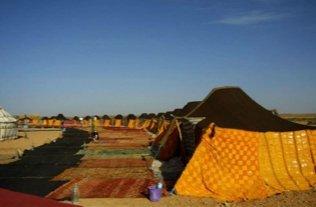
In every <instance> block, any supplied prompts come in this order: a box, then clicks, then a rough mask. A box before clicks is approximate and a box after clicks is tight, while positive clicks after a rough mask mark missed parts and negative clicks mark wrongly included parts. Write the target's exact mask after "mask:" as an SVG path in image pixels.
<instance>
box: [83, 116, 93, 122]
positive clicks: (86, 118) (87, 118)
mask: <svg viewBox="0 0 316 207" xmlns="http://www.w3.org/2000/svg"><path fill="white" fill-rule="evenodd" d="M83 119H84V120H87V121H88V120H91V116H85V117H84V118H83Z"/></svg>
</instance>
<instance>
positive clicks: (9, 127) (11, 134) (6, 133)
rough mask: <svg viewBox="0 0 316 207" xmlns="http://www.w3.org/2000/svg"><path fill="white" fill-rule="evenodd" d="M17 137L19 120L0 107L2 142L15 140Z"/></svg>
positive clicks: (0, 135)
mask: <svg viewBox="0 0 316 207" xmlns="http://www.w3.org/2000/svg"><path fill="white" fill-rule="evenodd" d="M17 135H18V128H17V120H16V119H15V118H14V117H13V116H11V114H9V113H8V112H6V111H5V110H4V109H3V108H1V107H0V140H5V139H14V138H16V137H17Z"/></svg>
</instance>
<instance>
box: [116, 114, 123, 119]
mask: <svg viewBox="0 0 316 207" xmlns="http://www.w3.org/2000/svg"><path fill="white" fill-rule="evenodd" d="M114 118H115V119H123V116H122V115H121V114H118V115H116V116H115V117H114Z"/></svg>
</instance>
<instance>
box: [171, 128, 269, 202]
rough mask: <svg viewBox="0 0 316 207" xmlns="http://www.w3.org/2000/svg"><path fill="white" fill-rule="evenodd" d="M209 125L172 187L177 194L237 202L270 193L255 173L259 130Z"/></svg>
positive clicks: (265, 195)
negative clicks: (213, 132) (251, 130)
mask: <svg viewBox="0 0 316 207" xmlns="http://www.w3.org/2000/svg"><path fill="white" fill-rule="evenodd" d="M211 132H212V130H211V128H209V129H208V130H207V131H206V133H205V134H204V135H203V137H202V140H201V143H200V144H199V146H198V147H197V149H196V151H195V152H194V155H193V156H192V158H191V160H190V161H189V163H188V164H187V167H186V168H185V170H184V172H183V173H182V175H181V177H180V179H179V180H178V181H177V183H176V185H175V188H176V192H177V193H178V194H180V195H190V196H197V197H213V198H216V199H218V200H229V201H237V200H243V199H255V198H265V197H267V196H269V195H271V194H272V193H273V192H272V191H271V190H270V189H269V188H267V187H266V185H265V183H264V181H263V179H262V178H261V177H260V173H259V160H258V150H257V149H258V145H259V136H260V134H259V133H256V132H247V131H243V130H234V129H222V128H218V127H216V128H215V136H214V137H213V138H210V134H211Z"/></svg>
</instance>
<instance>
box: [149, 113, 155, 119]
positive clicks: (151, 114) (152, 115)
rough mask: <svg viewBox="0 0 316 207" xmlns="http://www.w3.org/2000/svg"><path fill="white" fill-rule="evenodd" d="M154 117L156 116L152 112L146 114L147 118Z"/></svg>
mask: <svg viewBox="0 0 316 207" xmlns="http://www.w3.org/2000/svg"><path fill="white" fill-rule="evenodd" d="M155 117H156V114H154V113H150V114H148V118H149V119H153V118H155Z"/></svg>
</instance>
